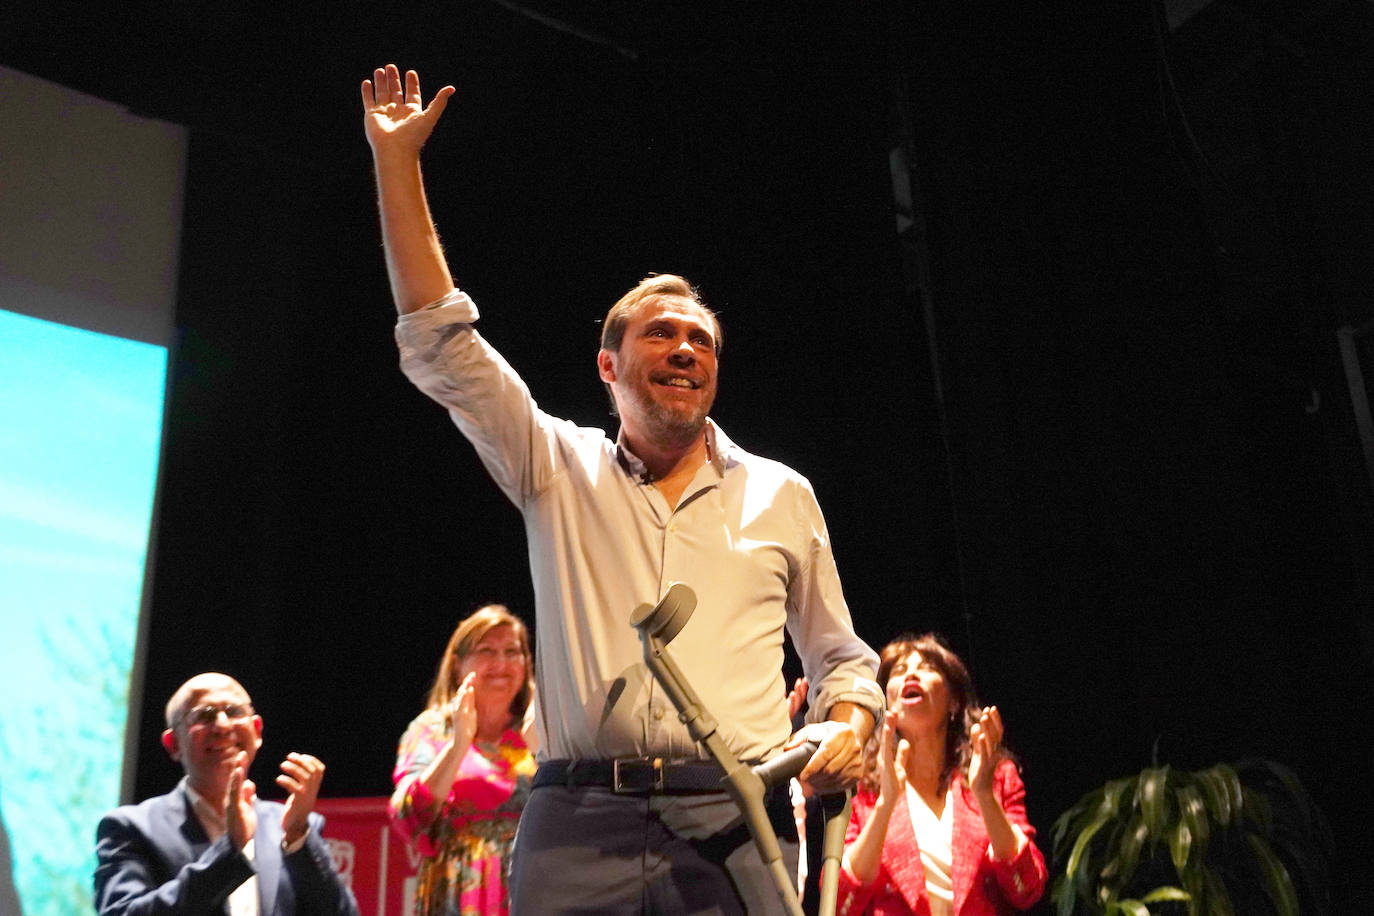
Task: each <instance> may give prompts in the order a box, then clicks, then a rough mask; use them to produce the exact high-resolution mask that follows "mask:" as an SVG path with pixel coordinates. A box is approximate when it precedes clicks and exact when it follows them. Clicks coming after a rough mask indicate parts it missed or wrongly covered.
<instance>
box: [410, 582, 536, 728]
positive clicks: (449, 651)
mask: <svg viewBox="0 0 1374 916" xmlns="http://www.w3.org/2000/svg"><path fill="white" fill-rule="evenodd" d="M500 626H508V627H510V628H511V629H512V630H514V631H515V638H516V639H517V640H519V642H520V649H521V651H522V652H524V654H525V683H523V684H521V685H520V692H519V693H517V694H516V695H515V699H513V700H511V703H510V714H511V717H512V718H513V719H514V720H515V721H516V722H519V721H520V720H521V719H522V718H523V717H524V715H525V710H526V709H527V708H529V705H530V698H531V697H533V696H534V663H533V659H532V658H531V657H530V632H529V629H528V628H527V627H526V626H525V622H524V621H523V620H521V619H520V618H519V617H516V616H515V615H514V614H512V613H511V612H510V609H509V608H507V607H506V606H505V605H504V604H487V605H483V606H482V607H479V608H478V609H477V610H475V611H473V612H472V613H471V614H469V615H468V616H466V617H464V618H463V619H462V620H461V621H459V623H458V626H457V627H456V628H455V629H454V631H453V635H452V636H450V637H449V638H448V645H447V646H445V647H444V657H443V658H442V659H440V660H439V672H438V675H437V676H436V677H435V678H434V686H433V687H431V688H430V690H429V699H428V700H427V701H426V706H427V707H428V708H430V709H439V708H440V707H442V706H444V705H446V704H447V703H448V702H449V701H450V700H452V699H453V697H454V695H455V694H456V693H457V692H458V670H459V668H460V667H461V663H462V660H463V659H465V658H467V657H468V655H469V654H470V653H471V652H472V650H473V649H476V648H477V644H478V643H480V642H481V641H482V640H483V639H485V638H486V636H487V634H488V633H490V632H491V631H492V630H494V629H496V628H497V627H500Z"/></svg>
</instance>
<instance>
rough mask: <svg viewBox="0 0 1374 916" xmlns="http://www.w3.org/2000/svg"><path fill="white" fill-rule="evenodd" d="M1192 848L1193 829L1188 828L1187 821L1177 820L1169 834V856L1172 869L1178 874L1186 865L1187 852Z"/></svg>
mask: <svg viewBox="0 0 1374 916" xmlns="http://www.w3.org/2000/svg"><path fill="white" fill-rule="evenodd" d="M1192 848H1193V831H1191V830H1189V829H1188V822H1187V821H1179V822H1178V824H1177V825H1176V826H1175V827H1174V830H1173V833H1172V834H1170V836H1169V858H1170V859H1171V860H1173V863H1174V871H1176V872H1179V873H1180V874H1181V873H1182V872H1183V870H1184V869H1185V868H1186V867H1187V866H1188V853H1189V851H1190V850H1192Z"/></svg>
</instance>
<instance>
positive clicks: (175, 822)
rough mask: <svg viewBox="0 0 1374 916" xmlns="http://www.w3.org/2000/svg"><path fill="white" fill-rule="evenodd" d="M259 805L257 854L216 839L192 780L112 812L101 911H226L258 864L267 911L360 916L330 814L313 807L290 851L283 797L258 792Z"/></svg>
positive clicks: (98, 896)
mask: <svg viewBox="0 0 1374 916" xmlns="http://www.w3.org/2000/svg"><path fill="white" fill-rule="evenodd" d="M253 807H254V808H255V809H256V811H257V815H258V824H257V831H256V833H255V835H254V840H253V844H254V846H253V860H252V861H251V862H250V861H249V860H248V857H247V856H245V855H244V854H243V852H242V850H238V849H233V848H231V847H230V844H229V838H228V837H220V838H219V839H218V840H216V841H215V842H213V843H211V842H210V838H209V837H208V836H207V835H206V833H205V828H203V827H202V826H201V825H200V819H199V818H197V817H196V815H195V811H194V810H193V809H192V807H191V799H190V796H188V795H187V794H186V781H185V780H182V782H181V783H180V784H179V785H178V786H177V787H176V788H175V789H173V790H172V791H171V792H168V793H167V794H166V795H159V796H157V797H155V798H150V799H148V800H147V801H145V802H142V803H140V804H137V805H124V806H122V807H120V808H116V809H115V810H114V811H112V812H110V813H109V814H107V815H105V816H104V817H103V818H101V819H100V825H99V826H98V827H97V828H96V850H95V851H96V868H95V908H96V912H97V913H99V914H100V916H141V914H145V913H149V914H151V913H168V914H171V913H175V914H178V916H201V914H205V916H220V914H224V913H227V912H228V903H227V901H228V898H229V894H230V892H231V891H233V890H234V888H236V887H238V886H239V885H240V884H242V883H243V882H244V881H246V880H248V878H249V877H251V876H252V875H253V873H254V872H256V873H257V876H258V912H259V914H260V916H316V914H318V916H357V914H358V906H357V903H356V902H355V901H354V900H353V894H352V892H351V891H349V890H348V889H347V888H346V887H344V886H343V883H342V881H341V880H340V879H339V876H338V874H337V873H336V872H335V871H334V868H333V865H332V863H331V862H330V858H329V847H328V845H327V844H326V843H325V842H324V840H323V839H321V837H320V830H321V828H322V827H323V826H324V819H323V818H322V817H320V816H319V815H318V814H311V815H310V832H309V834H307V838H306V841H305V845H304V846H302V847H301V848H300V849H298V850H296V851H295V852H293V853H292V854H291V855H289V856H283V855H282V852H281V840H282V831H281V818H282V810H283V808H282V805H280V804H278V803H277V802H267V801H263V800H261V799H258V800H256V801H255V802H254V803H253Z"/></svg>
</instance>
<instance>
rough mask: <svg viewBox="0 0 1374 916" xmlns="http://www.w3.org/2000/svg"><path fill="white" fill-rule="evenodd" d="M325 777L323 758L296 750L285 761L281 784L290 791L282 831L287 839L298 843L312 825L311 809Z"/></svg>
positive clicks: (283, 816) (282, 766) (278, 783)
mask: <svg viewBox="0 0 1374 916" xmlns="http://www.w3.org/2000/svg"><path fill="white" fill-rule="evenodd" d="M323 779H324V764H323V763H321V762H320V760H319V758H317V757H312V756H310V755H309V754H297V753H295V752H294V751H293V752H292V753H290V754H287V755H286V759H285V760H283V761H282V762H281V775H280V776H278V777H277V785H279V786H281V787H282V788H283V789H285V790H286V792H287V798H286V813H284V814H283V815H282V817H281V832H282V836H283V839H284V840H285V842H286V843H288V844H289V843H294V842H296V841H297V840H299V839H300V838H301V837H303V836H305V832H306V831H307V830H309V829H310V821H309V817H310V812H311V811H313V810H315V798H316V797H317V796H318V795H319V792H320V782H321V781H323Z"/></svg>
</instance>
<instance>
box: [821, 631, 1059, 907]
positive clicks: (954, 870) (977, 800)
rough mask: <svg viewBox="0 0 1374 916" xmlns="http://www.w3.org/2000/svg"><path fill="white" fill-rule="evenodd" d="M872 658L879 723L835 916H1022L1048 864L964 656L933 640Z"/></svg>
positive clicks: (996, 722) (996, 725)
mask: <svg viewBox="0 0 1374 916" xmlns="http://www.w3.org/2000/svg"><path fill="white" fill-rule="evenodd" d="M880 658H881V662H880V664H879V666H878V683H879V684H882V685H884V687H885V689H886V692H887V718H886V720H885V721H884V722H883V727H882V729H881V730H880V732H879V733H878V734H877V735H875V737H874V739H872V740H870V742H869V747H868V760H867V761H866V772H865V774H864V779H863V782H862V783H861V784H860V788H859V793H858V795H857V796H856V797H855V799H854V813H853V815H852V817H851V818H850V822H849V831H848V834H847V836H846V838H845V852H844V860H843V867H842V869H841V874H840V895H839V901H838V903H839V906H838V908H837V909H838V912H839V913H841V914H852V916H857V914H860V913H872V914H877V916H888V914H916V916H1002V914H1008V913H1012V912H1014V911H1016V910H1024V909H1029V908H1030V907H1031V906H1033V905H1034V904H1035V902H1036V901H1037V900H1039V899H1040V895H1041V893H1042V892H1043V891H1044V889H1045V880H1046V877H1047V874H1046V870H1045V859H1044V856H1042V855H1041V854H1040V850H1039V849H1037V848H1036V846H1035V828H1034V827H1032V826H1031V825H1030V822H1029V821H1027V820H1026V806H1025V795H1026V789H1025V786H1023V785H1022V784H1021V777H1020V775H1018V773H1017V769H1016V764H1015V763H1014V762H1013V761H1012V760H1011V759H1010V758H1009V757H1008V756H1007V755H1006V753H1005V752H1004V751H1003V750H1002V717H1001V715H1000V714H999V713H998V711H997V707H996V706H989V707H987V708H984V707H983V706H982V705H981V704H980V703H979V702H978V697H977V695H976V694H975V693H974V689H973V680H972V678H971V677H970V676H969V673H968V669H967V668H965V667H964V663H963V661H961V660H960V658H959V656H957V655H955V654H954V653H953V652H952V651H950V649H949V647H947V646H946V645H945V644H944V643H943V642H942V641H941V640H940V639H939V637H937V636H935V635H934V634H926V635H924V636H920V637H916V636H911V635H905V636H901V637H899V638H897V639H896V640H894V641H892V642H890V643H888V644H887V645H886V646H885V647H884V648H883V651H882V652H881V653H880Z"/></svg>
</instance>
